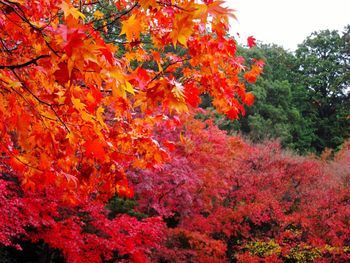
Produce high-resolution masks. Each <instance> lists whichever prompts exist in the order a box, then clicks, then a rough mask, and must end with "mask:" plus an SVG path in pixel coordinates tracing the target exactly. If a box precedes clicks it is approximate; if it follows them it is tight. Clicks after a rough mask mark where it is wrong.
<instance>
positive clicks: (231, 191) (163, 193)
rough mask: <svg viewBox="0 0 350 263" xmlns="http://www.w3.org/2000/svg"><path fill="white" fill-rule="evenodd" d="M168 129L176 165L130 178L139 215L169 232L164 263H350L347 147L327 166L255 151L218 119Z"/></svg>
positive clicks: (273, 146)
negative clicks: (154, 219)
mask: <svg viewBox="0 0 350 263" xmlns="http://www.w3.org/2000/svg"><path fill="white" fill-rule="evenodd" d="M161 130H162V131H160V132H159V136H161V137H165V138H169V139H172V140H174V138H176V137H180V138H178V140H177V141H178V143H177V145H176V149H175V150H174V151H173V152H172V158H171V161H170V162H169V163H168V164H166V165H165V166H164V169H160V170H143V171H138V170H136V171H130V174H129V177H130V180H131V182H132V183H133V185H134V187H135V192H136V193H137V195H138V196H139V200H138V203H139V205H138V209H139V211H141V212H144V213H148V214H150V215H161V216H162V217H163V218H164V219H165V222H166V223H167V226H168V229H167V232H168V234H167V239H168V241H167V244H168V245H167V246H165V247H164V248H161V252H160V253H159V254H160V258H161V259H162V260H168V261H169V262H226V261H227V262H232V261H238V262H311V261H315V262H342V261H347V260H349V257H350V253H349V252H350V250H349V239H348V237H349V229H350V228H349V220H348V219H349V216H350V210H349V203H348V202H349V188H348V181H347V180H348V177H349V167H350V166H349V159H348V154H349V147H348V145H345V146H344V148H343V150H342V151H341V152H340V153H339V154H338V155H337V157H336V159H335V160H334V161H326V160H317V159H315V158H312V157H296V156H292V155H289V154H286V153H284V152H282V151H281V148H280V146H279V145H278V144H277V143H275V142H267V143H265V144H262V145H249V144H247V143H246V142H244V141H243V140H242V139H241V138H239V137H237V136H228V135H226V134H225V133H224V132H223V131H220V130H219V129H218V128H217V127H216V126H215V125H213V122H212V121H211V120H208V121H206V122H204V123H203V122H201V121H199V120H195V119H191V118H188V117H187V121H186V122H185V126H183V127H179V130H181V131H182V132H181V133H179V132H176V131H173V132H172V133H169V132H168V131H165V130H164V129H161ZM179 134H180V135H179ZM140 173H141V174H142V178H145V179H146V180H139V176H138V175H139V174H140ZM184 182H186V183H184Z"/></svg>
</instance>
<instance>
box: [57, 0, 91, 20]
mask: <svg viewBox="0 0 350 263" xmlns="http://www.w3.org/2000/svg"><path fill="white" fill-rule="evenodd" d="M59 7H60V8H61V9H62V10H63V14H64V18H67V17H68V16H69V15H71V16H73V17H74V18H75V19H79V17H80V18H82V19H85V15H84V14H83V13H81V12H79V11H78V9H76V8H75V7H73V6H71V5H70V4H68V3H66V2H64V1H63V2H62V4H61V5H60V6H59Z"/></svg>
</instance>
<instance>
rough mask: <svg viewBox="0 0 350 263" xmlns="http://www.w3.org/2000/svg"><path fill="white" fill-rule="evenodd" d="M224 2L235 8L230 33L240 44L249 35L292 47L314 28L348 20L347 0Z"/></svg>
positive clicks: (338, 25) (340, 27)
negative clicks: (234, 19) (236, 19)
mask: <svg viewBox="0 0 350 263" xmlns="http://www.w3.org/2000/svg"><path fill="white" fill-rule="evenodd" d="M224 6H228V7H229V8H231V9H235V10H236V12H235V14H236V16H237V18H238V22H237V21H231V34H233V35H234V37H235V38H236V39H237V40H238V42H239V43H242V44H246V39H247V37H248V36H250V35H253V36H254V37H255V38H256V39H257V40H261V41H262V42H263V43H266V44H267V43H275V44H278V45H281V46H283V47H284V48H286V49H289V50H295V49H296V48H297V45H298V44H300V43H301V42H302V41H303V40H304V39H305V38H306V37H307V36H309V35H310V34H311V33H312V32H314V31H318V30H322V29H336V30H341V31H342V30H343V29H344V27H345V26H346V25H347V24H350V0H331V1H329V0H226V4H225V5H224ZM237 32H239V34H240V38H238V37H237V35H236V33H237Z"/></svg>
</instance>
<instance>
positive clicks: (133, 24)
mask: <svg viewBox="0 0 350 263" xmlns="http://www.w3.org/2000/svg"><path fill="white" fill-rule="evenodd" d="M141 32H142V24H141V22H140V21H139V20H138V19H136V15H132V16H130V17H129V18H128V19H127V20H125V21H123V22H122V31H121V32H120V35H123V34H125V35H126V39H127V40H128V41H132V40H135V39H140V34H141Z"/></svg>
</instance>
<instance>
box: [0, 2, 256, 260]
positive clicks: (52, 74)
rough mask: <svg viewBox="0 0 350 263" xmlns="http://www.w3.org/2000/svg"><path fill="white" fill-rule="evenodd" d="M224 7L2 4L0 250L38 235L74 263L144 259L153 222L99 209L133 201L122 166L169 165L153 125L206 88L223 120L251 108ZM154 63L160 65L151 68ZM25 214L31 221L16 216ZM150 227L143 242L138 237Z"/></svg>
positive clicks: (249, 73)
mask: <svg viewBox="0 0 350 263" xmlns="http://www.w3.org/2000/svg"><path fill="white" fill-rule="evenodd" d="M223 5H224V2H223V1H167V0H162V1H143V0H141V1H126V0H121V1H90V0H86V1H77V0H72V1H68V0H63V1H56V0H55V1H54V0H49V1H23V0H15V1H8V0H0V10H1V11H0V28H1V31H0V42H1V43H0V44H1V45H0V52H1V57H0V101H1V103H0V105H1V106H0V120H1V121H0V135H1V136H0V152H1V163H0V168H1V185H0V186H1V192H2V193H3V196H4V198H5V199H4V200H3V202H1V205H0V208H1V211H3V213H6V214H8V215H12V216H10V217H4V218H2V220H4V222H3V223H2V226H5V227H4V228H3V229H4V230H2V232H1V235H0V242H1V243H2V244H4V245H6V246H9V245H12V246H16V244H17V241H18V240H21V239H24V240H30V241H33V242H36V241H39V240H44V241H45V242H47V243H48V244H49V245H50V246H52V247H54V248H58V249H60V250H61V251H62V253H63V255H64V256H65V257H66V258H67V259H68V260H69V261H71V262H81V261H82V258H81V257H84V255H85V256H86V255H90V256H89V257H90V258H91V260H92V261H93V262H98V261H101V260H102V259H103V258H105V259H106V258H107V259H110V258H113V255H112V254H113V252H115V251H117V252H116V253H117V255H119V256H121V257H126V258H124V259H130V260H135V258H141V259H142V260H143V259H146V258H149V259H150V255H149V253H148V252H149V251H150V250H151V248H152V247H154V246H153V245H156V243H157V240H159V238H160V236H161V226H160V225H161V223H160V224H158V223H156V222H158V221H157V220H158V219H157V217H155V218H150V219H146V220H145V221H137V220H136V219H135V217H126V216H122V215H120V214H117V215H116V216H117V218H116V219H114V221H113V220H112V221H111V220H109V219H108V216H107V214H106V213H107V212H106V211H105V210H104V208H103V205H104V204H105V201H107V200H108V199H109V198H110V197H112V196H113V195H115V194H116V195H118V196H120V197H132V196H133V190H132V189H131V188H130V187H129V183H128V180H127V177H126V175H125V170H126V169H129V168H135V169H136V168H138V169H145V168H152V167H158V166H159V165H160V164H161V163H162V162H164V161H165V160H166V159H168V158H169V156H168V151H169V149H170V148H171V147H172V146H171V145H172V142H169V141H168V140H163V139H162V138H159V137H158V138H156V137H155V129H154V127H155V125H156V124H159V123H164V127H165V128H166V129H171V128H172V127H174V125H178V122H179V115H181V114H183V113H184V112H188V111H192V109H194V108H196V107H197V105H198V104H199V103H200V97H199V95H200V94H202V93H208V94H210V95H211V96H212V98H213V104H214V105H215V107H217V109H218V110H219V111H220V112H222V113H224V114H226V115H227V116H229V117H230V118H236V117H238V115H239V114H241V113H242V112H244V108H243V106H242V105H243V104H248V105H250V104H251V103H252V101H253V95H252V94H250V93H246V91H245V85H244V83H243V82H242V78H241V77H240V73H241V72H242V71H243V70H245V67H244V66H243V65H242V61H241V60H240V59H239V58H237V57H236V42H235V40H234V39H232V38H228V36H227V32H228V29H229V28H228V18H229V17H230V16H231V17H234V15H233V13H232V10H229V9H227V8H225V7H223ZM145 45H148V46H147V48H146V46H145ZM180 47H181V48H182V49H185V50H186V52H184V54H185V55H183V56H178V55H177V54H178V53H177V52H175V51H176V50H177V49H178V48H180ZM150 61H152V63H154V62H155V63H156V65H157V66H156V67H146V66H145V64H147V63H148V62H150ZM136 62H137V63H136ZM261 71H262V66H261V63H256V64H254V65H253V66H252V67H251V68H248V69H246V72H245V73H244V74H245V75H244V76H245V78H246V79H247V80H249V81H250V82H254V80H255V79H256V77H257V76H258V75H259V74H260V73H261ZM141 180H142V179H141ZM43 200H45V201H43ZM8 211H10V213H9V212H8ZM31 213H35V214H36V215H37V217H25V216H21V215H29V214H31ZM11 218H16V220H17V221H18V222H16V223H15V224H14V223H13V222H11ZM91 218H93V220H92V219H91ZM98 222H100V223H101V226H98ZM152 225H153V227H154V228H156V230H155V232H153V234H150V237H151V236H153V235H154V237H153V238H152V240H153V241H152V240H146V239H144V237H143V236H142V235H141V234H140V233H142V231H144V230H145V231H148V230H150V231H151V232H152ZM116 228H117V229H119V230H120V231H121V233H124V234H125V233H126V234H125V238H123V235H120V236H119V235H118V236H116V234H115V232H113V231H114V230H115V229H116ZM143 229H144V230H143ZM147 229H148V230H147ZM34 233H35V234H34ZM62 233H64V235H61V234H62ZM127 233H133V234H132V235H131V234H130V235H128V234H127ZM147 235H148V234H147ZM52 237H56V239H55V238H52ZM127 237H130V240H129V241H127V239H128V238H127ZM109 241H111V243H109ZM155 242H156V243H155ZM141 243H142V244H148V245H149V246H148V248H147V249H146V248H145V249H141V248H140V247H139V246H138V245H137V244H141ZM95 244H99V245H98V246H95ZM135 246H136V247H135ZM102 247H103V249H102ZM17 248H20V247H19V246H17ZM92 248H95V250H91V249H92ZM99 248H101V249H99ZM78 250H79V251H78ZM93 251H95V252H93Z"/></svg>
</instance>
